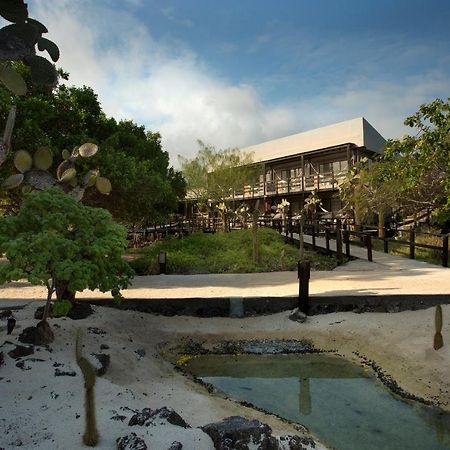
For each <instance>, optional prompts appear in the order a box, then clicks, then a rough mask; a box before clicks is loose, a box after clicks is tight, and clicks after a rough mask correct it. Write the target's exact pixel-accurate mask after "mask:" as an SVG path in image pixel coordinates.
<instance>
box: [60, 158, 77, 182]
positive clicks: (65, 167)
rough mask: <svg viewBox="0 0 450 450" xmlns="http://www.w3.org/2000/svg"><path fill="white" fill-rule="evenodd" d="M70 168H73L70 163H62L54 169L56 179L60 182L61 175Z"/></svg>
mask: <svg viewBox="0 0 450 450" xmlns="http://www.w3.org/2000/svg"><path fill="white" fill-rule="evenodd" d="M71 167H74V164H73V162H72V161H63V162H62V163H61V164H60V165H59V166H58V168H57V169H56V177H57V178H58V180H61V177H62V174H63V173H64V172H65V171H66V170H68V169H70V168H71Z"/></svg>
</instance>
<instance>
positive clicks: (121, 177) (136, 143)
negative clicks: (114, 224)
mask: <svg viewBox="0 0 450 450" xmlns="http://www.w3.org/2000/svg"><path fill="white" fill-rule="evenodd" d="M13 101H15V102H16V104H17V109H18V111H20V114H18V115H17V119H16V125H15V128H14V133H13V143H14V147H15V148H16V149H18V150H24V151H27V152H28V153H29V154H34V153H35V151H36V149H38V148H41V147H46V148H49V149H50V150H51V151H52V153H53V156H54V158H53V160H54V163H53V165H52V167H51V168H50V169H49V170H50V171H52V173H55V171H56V169H57V162H60V160H61V153H63V158H66V159H67V158H69V157H70V154H71V151H72V149H73V148H74V147H75V146H78V145H79V144H80V142H90V143H92V144H96V145H98V146H99V147H100V148H101V151H99V152H97V153H96V154H95V155H93V156H91V157H90V158H89V159H90V161H89V162H88V161H86V160H85V159H84V158H78V159H77V161H76V164H77V167H76V170H77V173H79V174H83V175H84V174H86V176H87V174H88V173H89V172H90V171H91V168H92V166H94V167H99V168H100V170H101V176H102V177H107V178H108V179H109V180H110V182H111V185H112V191H111V194H110V195H109V196H107V197H105V196H104V195H101V194H98V193H97V192H95V190H91V192H89V191H87V192H86V194H85V196H84V199H83V201H84V202H85V203H87V204H89V205H91V206H99V207H103V208H107V209H108V210H109V211H110V212H111V213H112V214H113V216H114V217H115V218H116V219H118V220H121V221H124V222H128V223H145V222H146V221H152V220H156V219H158V218H161V217H163V216H166V215H167V214H169V213H171V212H173V211H174V210H175V209H176V208H177V205H178V200H179V199H181V198H183V197H184V192H185V182H184V179H183V177H182V176H181V174H180V173H179V172H177V171H175V170H173V168H171V167H169V156H168V154H167V152H164V151H163V150H162V147H161V137H160V135H159V134H158V133H151V132H148V131H146V130H145V128H144V127H141V126H138V125H136V124H134V123H133V122H131V121H122V122H117V121H116V120H115V119H113V118H108V117H106V115H105V114H104V113H103V111H102V109H101V107H100V104H99V102H98V99H97V95H96V94H95V92H94V91H93V90H92V89H91V88H88V87H83V88H76V87H68V86H65V85H60V86H58V88H57V89H55V90H54V91H53V92H47V91H42V90H39V89H33V90H32V91H30V92H29V93H28V94H27V95H26V96H24V97H21V98H16V99H14V98H13V96H11V94H10V93H9V92H8V91H7V90H5V89H2V88H0V123H1V121H2V120H6V116H7V114H8V111H9V107H10V105H11V104H12V103H13ZM82 148H83V146H82ZM67 149H70V151H69V150H67ZM85 150H86V152H87V154H90V152H89V151H88V149H85ZM83 152H84V150H83ZM12 164H13V161H12V160H10V162H9V164H8V163H5V164H4V165H3V168H2V172H1V173H0V179H4V178H7V176H8V175H9V174H10V173H11V170H12V169H13V166H12ZM2 175H3V176H2ZM60 175H62V173H61V174H60ZM82 178H83V177H81V179H80V180H79V183H80V184H81V185H83V184H84V183H83V180H82ZM92 191H94V192H92ZM7 195H8V197H7V203H8V205H11V204H14V203H17V202H20V193H17V192H10V193H8V194H7ZM130 198H132V199H133V201H132V202H130Z"/></svg>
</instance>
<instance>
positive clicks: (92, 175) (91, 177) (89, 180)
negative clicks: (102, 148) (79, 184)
mask: <svg viewBox="0 0 450 450" xmlns="http://www.w3.org/2000/svg"><path fill="white" fill-rule="evenodd" d="M97 176H98V170H96V169H91V170H89V172H87V173H86V175H85V176H84V178H83V186H85V187H91V186H94V184H95V180H96V179H97Z"/></svg>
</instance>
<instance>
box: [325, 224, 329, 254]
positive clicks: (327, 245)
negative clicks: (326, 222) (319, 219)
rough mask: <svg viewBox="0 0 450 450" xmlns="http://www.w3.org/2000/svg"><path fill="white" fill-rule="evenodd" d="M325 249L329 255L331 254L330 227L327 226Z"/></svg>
mask: <svg viewBox="0 0 450 450" xmlns="http://www.w3.org/2000/svg"><path fill="white" fill-rule="evenodd" d="M325 248H326V252H327V255H329V254H330V229H329V228H328V226H325Z"/></svg>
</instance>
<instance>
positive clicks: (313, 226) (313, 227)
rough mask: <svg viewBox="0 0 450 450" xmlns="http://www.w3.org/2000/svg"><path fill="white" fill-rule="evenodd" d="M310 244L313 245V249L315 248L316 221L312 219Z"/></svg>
mask: <svg viewBox="0 0 450 450" xmlns="http://www.w3.org/2000/svg"><path fill="white" fill-rule="evenodd" d="M312 246H313V249H314V250H315V249H316V223H315V222H314V220H313V222H312Z"/></svg>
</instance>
